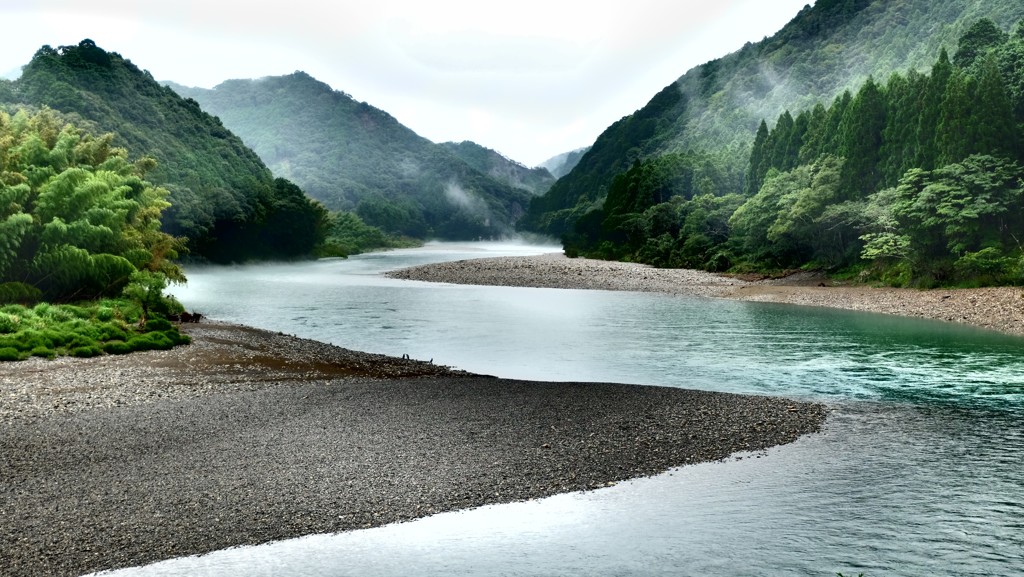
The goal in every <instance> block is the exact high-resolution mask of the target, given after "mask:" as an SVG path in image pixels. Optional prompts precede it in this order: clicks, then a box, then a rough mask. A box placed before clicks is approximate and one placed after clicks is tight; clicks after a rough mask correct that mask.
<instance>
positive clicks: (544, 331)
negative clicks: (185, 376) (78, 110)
mask: <svg viewBox="0 0 1024 577" xmlns="http://www.w3.org/2000/svg"><path fill="white" fill-rule="evenodd" d="M538 250H539V249H536V248H531V247H515V246H507V245H474V246H472V247H465V246H463V247H458V246H452V245H436V246H432V247H428V248H427V249H419V250H411V251H396V252H392V253H383V254H376V255H369V256H364V257H357V258H354V259H351V260H348V261H320V262H316V263H302V264H289V265H272V266H260V267H234V268H197V269H191V270H189V271H188V274H189V278H190V284H189V286H188V287H187V289H185V290H179V291H177V296H178V297H179V298H180V299H181V300H182V301H183V302H184V303H185V304H186V306H188V308H190V309H194V310H198V311H201V312H203V313H205V314H207V315H208V316H211V317H214V318H218V319H223V320H229V321H234V322H242V323H246V324H251V325H255V326H261V327H264V328H268V329H272V330H279V331H283V332H288V333H292V334H298V335H300V336H305V337H310V338H316V339H320V340H325V341H329V342H333V343H335V344H339V345H341V346H346V347H350V348H354V349H360V350H369V351H373V352H382V353H388V354H393V355H401V354H410V355H411V356H413V357H414V358H421V359H424V360H425V359H433V360H434V362H435V363H441V364H447V365H452V366H456V367H459V368H464V369H467V370H471V371H474V372H481V373H488V374H494V375H499V376H503V377H515V378H530V379H540V380H593V381H618V382H629V383H637V384H657V385H668V386H681V387H689V388H702V389H709V390H720V391H731V392H742V393H756V394H773V395H786V396H790V397H797V398H803V399H815V400H821V401H824V402H826V403H829V404H830V406H832V407H833V409H834V412H833V414H832V416H831V417H830V419H829V423H828V427H827V429H826V431H825V432H824V433H823V434H820V435H814V436H811V437H806V438H803V439H801V440H800V441H798V442H797V443H794V444H793V445H789V446H786V447H781V448H776V449H773V450H771V451H768V452H766V453H764V454H760V455H745V456H742V457H743V458H738V459H732V460H730V461H729V462H725V463H714V464H705V465H698V466H692V467H685V468H682V469H678V470H675V471H672V472H669V473H666V474H663V475H660V476H657V477H653V478H650V479H641V480H635V481H631V482H628V483H623V484H620V485H619V486H616V487H613V488H610V489H605V490H601V491H595V492H590V493H585V494H572V495H562V496H558V497H554V498H551V499H545V500H541V501H535V502H529V503H519V504H512V505H500V506H493V507H484V508H481V509H477V510H473V511H466V512H458V513H450V514H444V515H438V516H435V517H432V518H428V519H423V520H420V521H416V522H412V523H407V524H402V525H395V526H389V527H382V528H378V529H372V530H366V531H356V532H352V533H346V534H341V535H336V536H314V537H309V538H305V539H299V540H293V541H286V542H282V543H278V544H271V545H264V546H260V547H255V548H240V549H231V550H227V551H222V552H218V553H215V554H212V555H208V556H204V557H200V558H186V559H180V560H174V561H171V562H167V563H162V564H157V565H153V566H150V567H146V568H138V569H133V570H128V571H126V572H121V573H118V574H124V575H234V574H240V573H244V574H248V575H310V576H312V575H332V576H340V575H399V574H402V575H404V574H415V575H595V574H601V575H738V574H749V575H835V573H836V572H837V571H842V572H844V573H847V574H850V573H852V574H857V573H859V572H863V573H865V574H866V575H1016V574H1021V573H1024V521H1022V520H1024V458H1022V456H1024V424H1022V423H1024V420H1022V419H1024V339H1019V338H1013V337H1006V336H1002V335H998V334H993V333H989V332H985V331H980V330H975V329H971V328H967V327H961V326H957V325H950V324H946V323H939V322H931V321H922V320H915V319H901V318H895V317H886V316H880V315H868V314H860V313H850V312H843V311H832V310H827V309H817V308H801V307H790V306H781V305H766V304H757V303H739V302H732V301H720V300H711V299H696V298H682V297H671V296H664V295H649V294H636V293H613V292H605V291H560V290H548V289H518V288H505V287H466V286H453V285H438V284H428V283H417V282H406V281H397V280H391V279H386V278H384V277H382V276H380V274H379V273H380V272H381V271H383V270H388V269H392V268H399V267H402V266H409V265H412V264H419V263H422V262H429V261H433V260H451V259H455V258H468V257H473V256H491V255H496V254H528V253H532V252H537V251H538ZM540 250H542V249H540Z"/></svg>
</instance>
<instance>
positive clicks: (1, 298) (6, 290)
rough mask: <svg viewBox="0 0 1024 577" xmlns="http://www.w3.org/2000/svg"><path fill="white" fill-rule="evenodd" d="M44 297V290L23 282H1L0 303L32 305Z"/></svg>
mask: <svg viewBox="0 0 1024 577" xmlns="http://www.w3.org/2000/svg"><path fill="white" fill-rule="evenodd" d="M42 298H43V292H42V291H41V290H39V289H37V288H36V287H34V286H32V285H28V284H25V283H23V282H5V283H0V304H20V305H32V304H35V303H37V302H39V301H40V300H42Z"/></svg>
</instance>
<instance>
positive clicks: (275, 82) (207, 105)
mask: <svg viewBox="0 0 1024 577" xmlns="http://www.w3.org/2000/svg"><path fill="white" fill-rule="evenodd" d="M170 86H171V87H172V88H173V89H174V90H176V91H178V92H179V93H180V94H181V95H182V96H185V97H188V98H191V99H195V100H196V101H197V102H199V104H200V105H201V106H202V108H203V109H204V110H207V111H209V112H210V113H211V114H215V115H217V116H218V117H219V118H220V119H221V120H222V121H223V122H224V124H225V126H227V127H228V128H230V129H231V130H232V131H234V132H235V133H237V134H238V135H240V136H241V137H242V139H243V140H244V141H245V142H246V143H247V144H248V145H249V146H251V147H252V149H253V150H255V151H256V153H257V154H259V156H260V157H261V158H262V159H263V160H264V162H266V163H267V165H268V166H269V167H270V168H271V169H272V170H273V171H274V172H275V173H276V174H279V175H282V176H284V177H286V178H289V179H291V180H293V181H295V182H296V183H298V184H299V185H300V186H301V187H303V189H305V190H306V191H307V192H308V193H309V194H310V195H311V196H312V197H313V198H316V199H317V200H319V201H321V202H322V203H323V204H324V205H325V206H327V207H328V208H330V209H333V210H352V211H355V212H356V214H358V215H359V216H360V217H361V218H362V219H363V220H364V221H365V222H366V223H368V224H370V225H373V226H378V227H380V228H382V229H384V230H386V231H388V232H391V233H399V234H404V235H407V236H412V237H416V238H431V237H436V238H449V239H468V238H477V237H495V236H501V235H504V234H507V233H510V232H512V230H513V226H514V223H515V222H516V221H517V220H518V219H519V218H520V217H521V215H522V214H523V213H524V211H525V209H526V207H527V206H528V204H529V201H530V199H531V198H532V197H533V195H532V194H531V193H530V192H528V191H526V190H522V189H519V188H513V187H511V186H509V185H507V184H504V183H502V182H499V181H497V180H495V179H494V178H492V177H490V176H488V175H487V174H484V173H483V172H481V171H480V170H477V169H474V168H473V167H471V166H470V165H469V164H467V163H466V162H465V161H463V160H462V159H461V158H459V157H458V156H456V155H454V154H452V153H451V152H449V150H448V149H446V148H445V147H442V146H440V145H437V144H435V143H433V142H430V141H429V140H427V139H425V138H423V137H421V136H419V135H417V134H416V133H415V132H413V131H412V130H410V129H409V128H407V127H405V126H403V125H402V124H401V123H399V122H398V121H397V120H396V119H395V118H394V117H392V116H391V115H389V114H388V113H386V112H384V111H383V110H380V109H377V108H374V107H373V106H370V105H369V104H367V103H365V102H358V101H356V100H355V99H353V98H352V97H351V96H349V95H347V94H345V93H343V92H340V91H337V90H333V89H332V88H331V87H330V86H328V85H327V84H324V83H323V82H320V81H318V80H316V79H314V78H313V77H311V76H309V75H308V74H306V73H303V72H296V73H294V74H290V75H287V76H276V77H267V78H261V79H258V80H229V81H226V82H223V83H221V84H220V85H218V86H216V87H215V88H213V89H202V88H188V87H184V86H180V85H176V84H170Z"/></svg>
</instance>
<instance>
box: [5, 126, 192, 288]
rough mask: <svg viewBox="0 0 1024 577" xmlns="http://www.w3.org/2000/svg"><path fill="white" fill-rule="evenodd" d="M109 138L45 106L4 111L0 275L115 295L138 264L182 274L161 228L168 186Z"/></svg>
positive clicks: (148, 164)
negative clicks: (151, 176) (148, 174)
mask: <svg viewBox="0 0 1024 577" xmlns="http://www.w3.org/2000/svg"><path fill="white" fill-rule="evenodd" d="M113 139H114V137H113V136H112V135H110V134H105V135H102V136H98V137H97V136H92V135H90V134H88V133H84V132H82V131H81V130H79V129H78V128H77V127H75V126H74V125H73V124H70V123H68V122H66V121H65V120H63V119H62V118H61V117H60V115H59V114H57V113H56V112H54V111H52V110H49V109H43V110H41V111H39V112H36V113H30V112H28V111H26V110H19V111H18V112H17V113H16V114H14V115H13V116H11V115H9V114H8V113H6V112H0V282H3V283H20V284H23V285H28V286H30V287H35V289H37V290H38V291H40V293H41V296H42V297H44V298H47V299H49V300H55V301H70V300H75V299H91V298H98V297H102V296H116V295H118V294H119V293H120V292H121V291H122V289H123V288H124V287H125V286H126V285H127V284H128V283H129V280H130V279H131V277H132V275H133V274H136V273H138V272H139V271H146V272H148V273H151V274H157V275H160V276H161V277H163V278H165V279H169V280H171V281H175V282H182V281H184V276H183V274H182V272H181V269H180V268H178V267H177V266H176V265H174V264H172V263H171V262H170V259H173V258H175V257H176V256H177V254H178V252H177V251H178V250H179V249H180V246H181V243H180V241H179V240H178V239H176V238H174V237H172V236H170V235H169V234H167V233H165V232H163V231H161V230H160V217H161V213H162V212H163V211H164V210H165V209H167V208H168V207H169V206H170V204H169V203H168V202H167V196H168V192H167V190H166V189H164V188H160V187H156V186H153V185H152V184H151V183H149V182H147V181H146V180H143V176H144V174H145V172H146V170H149V169H151V168H152V167H153V166H155V161H153V160H152V159H151V158H148V157H145V158H142V159H139V160H137V161H136V162H130V161H129V160H128V155H127V152H126V151H125V150H124V149H123V148H117V147H114V146H112V142H113Z"/></svg>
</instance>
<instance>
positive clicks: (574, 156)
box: [539, 146, 590, 179]
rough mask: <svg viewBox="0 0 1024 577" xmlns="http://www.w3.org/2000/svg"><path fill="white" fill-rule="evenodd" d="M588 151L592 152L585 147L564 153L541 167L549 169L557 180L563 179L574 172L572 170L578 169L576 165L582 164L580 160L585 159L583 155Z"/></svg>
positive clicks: (543, 163) (546, 161)
mask: <svg viewBox="0 0 1024 577" xmlns="http://www.w3.org/2000/svg"><path fill="white" fill-rule="evenodd" d="M588 150H590V147H589V146H584V147H583V148H577V149H576V150H570V151H569V152H563V153H562V154H557V155H555V156H552V157H551V158H549V159H547V160H545V161H544V162H542V163H540V165H539V166H542V167H544V168H546V169H548V172H550V173H551V175H552V176H554V177H555V178H556V179H558V178H562V177H563V176H565V175H567V174H569V173H570V172H572V169H574V168H576V165H577V164H579V163H580V159H581V158H583V155H584V154H586V153H587V151H588Z"/></svg>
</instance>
